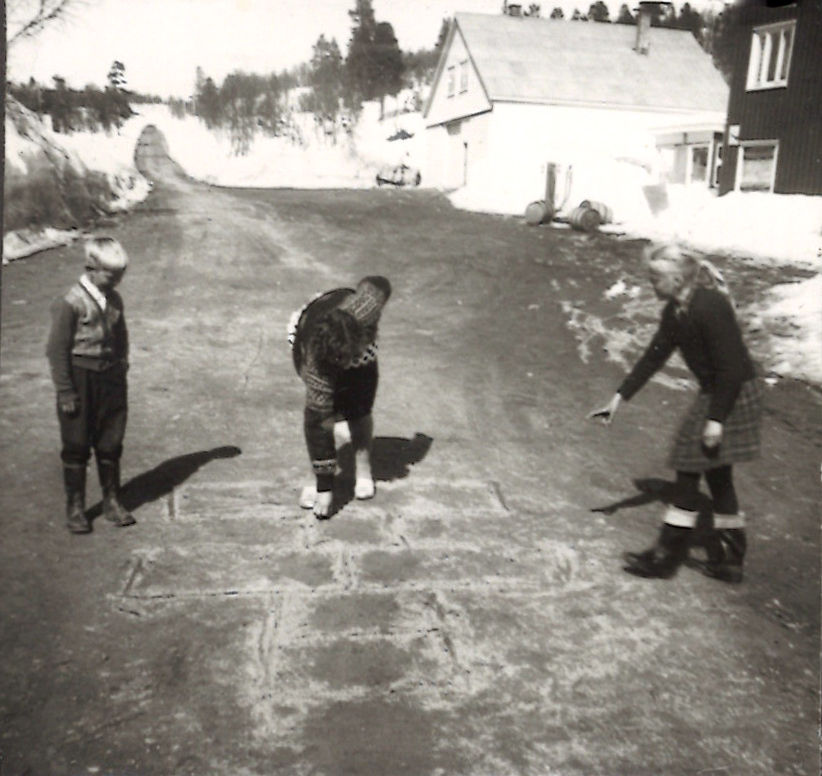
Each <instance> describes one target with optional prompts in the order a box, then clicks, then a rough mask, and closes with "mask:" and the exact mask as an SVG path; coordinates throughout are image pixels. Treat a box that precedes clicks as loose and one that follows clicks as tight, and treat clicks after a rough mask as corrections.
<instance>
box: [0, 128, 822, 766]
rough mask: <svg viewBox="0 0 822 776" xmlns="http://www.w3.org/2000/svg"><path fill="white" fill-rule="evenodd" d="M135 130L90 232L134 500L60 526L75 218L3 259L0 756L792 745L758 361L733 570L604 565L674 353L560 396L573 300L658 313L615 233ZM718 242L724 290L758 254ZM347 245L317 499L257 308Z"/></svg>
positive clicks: (797, 738) (588, 378)
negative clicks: (296, 185) (630, 381)
mask: <svg viewBox="0 0 822 776" xmlns="http://www.w3.org/2000/svg"><path fill="white" fill-rule="evenodd" d="M138 164H139V165H140V167H141V169H142V170H143V171H144V173H145V174H146V175H148V176H149V177H150V178H151V179H152V180H153V181H154V182H155V186H154V191H153V193H152V194H151V195H150V197H149V198H148V200H147V201H146V202H145V203H144V204H143V205H142V206H141V207H140V208H139V209H137V210H136V211H135V212H133V213H131V214H130V215H127V216H123V217H118V219H117V220H116V221H113V222H112V223H111V224H109V225H108V227H107V228H106V230H105V231H106V232H107V233H109V234H112V235H114V236H115V237H117V238H118V239H119V240H121V241H122V243H123V244H124V246H125V247H126V249H127V251H128V252H129V254H130V256H131V259H132V263H131V267H130V269H129V272H128V274H127V276H126V279H125V281H124V283H123V285H122V287H121V290H122V293H123V296H124V299H125V302H126V313H127V319H128V321H129V327H130V332H131V341H132V359H131V364H132V366H131V372H130V407H131V409H130V413H131V414H130V419H129V428H128V432H127V436H126V448H125V456H124V459H123V472H124V480H125V482H126V490H125V497H124V500H125V502H126V505H127V506H128V507H129V508H130V509H132V510H133V511H134V514H135V516H136V518H137V521H138V522H137V525H136V526H133V527H131V528H127V529H115V528H113V527H111V526H110V525H109V524H107V523H106V522H105V521H104V520H95V522H94V532H93V533H92V534H91V535H88V536H73V535H70V534H69V533H68V532H67V531H66V530H65V528H64V525H63V520H64V515H63V495H62V486H61V475H60V465H59V458H58V450H59V445H58V431H57V423H56V418H55V415H54V410H53V406H54V397H53V391H52V387H51V384H50V381H49V376H48V369H47V364H46V360H45V357H44V351H43V348H44V342H45V337H46V332H47V325H48V309H49V304H50V302H51V300H52V298H53V297H54V296H56V295H57V294H58V293H59V292H60V290H61V289H63V288H64V287H66V286H67V285H68V284H69V283H71V282H72V281H73V280H74V279H75V278H76V277H77V275H78V274H79V272H80V270H81V262H82V259H81V249H80V247H79V246H74V247H70V248H64V249H60V250H56V251H52V252H49V253H47V254H43V255H40V256H38V257H34V258H31V259H29V260H27V261H24V262H18V263H14V264H11V265H8V266H7V267H4V268H3V289H2V290H3V299H2V352H1V353H0V357H1V358H2V374H1V375H0V455H2V468H1V469H0V515H2V529H3V531H2V544H1V545H0V590H2V595H1V596H0V654H2V660H0V750H2V756H3V761H2V773H3V774H4V776H82V775H83V774H91V775H93V776H126V775H128V776H178V775H179V776H182V775H183V774H187V775H188V774H190V775H191V776H268V775H270V774H289V775H291V774H294V776H302V775H303V774H306V775H308V774H312V775H316V776H342V774H356V776H406V775H407V776H428V775H429V774H430V775H431V776H434V775H435V774H437V775H441V776H456V775H457V774H460V775H462V774H464V775H465V776H501V775H503V774H523V775H533V776H545V775H547V774H559V775H561V776H593V775H601V776H686V775H688V776H696V775H697V774H712V776H775V775H777V774H779V775H788V774H804V775H805V776H812V774H816V773H818V772H819V755H818V752H819V747H818V737H817V726H818V716H819V715H818V709H819V644H820V642H819V626H820V618H819V608H820V607H819V603H820V590H819V587H820V585H819V582H820V535H819V533H820V532H819V499H818V485H819V461H820V448H821V447H822V419H820V399H819V394H818V392H816V391H815V390H813V389H811V388H809V387H807V386H805V385H803V384H801V383H796V382H791V381H788V380H783V381H780V382H779V383H778V384H777V385H775V386H772V387H771V388H770V389H769V392H768V397H767V413H766V418H765V425H764V430H763V433H764V441H765V445H764V455H763V458H762V459H761V460H760V461H758V462H756V463H753V464H749V465H746V466H743V467H739V471H738V475H737V483H738V488H739V492H740V497H741V500H742V502H743V506H744V508H745V510H746V512H747V514H748V517H749V519H750V531H749V534H750V543H751V548H750V553H749V557H748V563H747V576H746V581H745V582H744V583H743V584H742V585H739V586H728V585H725V584H723V583H720V582H717V581H714V580H711V579H708V578H707V577H705V576H704V575H703V574H701V573H700V570H699V567H698V566H699V560H700V557H704V556H700V551H699V550H696V551H695V552H694V559H695V562H694V564H692V566H691V567H688V568H683V569H682V570H681V571H680V573H679V574H678V575H677V577H676V578H675V579H673V580H670V581H662V582H661V581H647V580H640V579H635V578H633V577H631V576H629V575H627V574H625V573H624V572H623V571H622V569H621V563H620V554H621V553H622V551H624V550H627V549H642V548H643V547H645V546H646V545H647V544H648V543H649V542H650V541H651V540H652V539H653V538H654V537H655V534H656V531H657V527H658V523H659V519H660V515H661V512H662V509H663V506H664V505H663V503H662V501H663V500H664V496H665V487H666V485H667V484H668V483H669V482H670V480H671V473H670V472H668V471H667V470H666V469H665V468H664V466H663V461H664V456H665V453H666V450H667V444H668V438H669V436H670V434H671V431H672V429H673V428H674V426H675V423H676V420H677V417H678V415H679V413H680V412H681V411H682V410H684V408H685V406H686V404H687V402H688V394H687V392H685V391H682V390H677V389H676V386H677V383H676V381H677V379H678V378H679V377H682V376H684V374H685V373H684V372H682V373H681V374H677V373H676V371H675V370H674V371H673V372H669V373H668V378H667V379H668V383H665V382H664V381H663V382H655V383H652V384H650V385H649V386H648V387H646V389H645V390H644V391H643V392H642V393H641V394H640V395H639V396H637V397H636V398H635V399H634V400H633V401H632V402H631V403H630V404H628V405H625V406H623V408H621V410H620V414H619V416H618V417H617V419H616V421H615V422H614V424H613V425H612V426H611V427H610V428H606V427H604V426H602V425H599V424H595V423H593V422H589V421H586V420H585V415H586V413H587V412H588V411H590V410H591V409H593V408H595V407H597V406H600V405H601V404H602V403H603V402H604V401H606V400H607V399H608V398H609V397H610V395H611V393H612V391H613V390H614V388H615V387H616V385H617V384H618V382H619V380H620V379H621V376H622V375H623V374H624V366H623V365H621V364H620V363H619V361H618V359H614V355H615V352H614V351H613V347H612V345H611V346H608V345H604V344H603V343H604V342H605V340H604V339H603V338H602V336H601V335H602V331H601V330H600V329H598V327H597V322H600V323H601V322H603V321H604V322H606V323H607V325H608V327H609V328H610V329H611V330H613V331H618V332H622V333H623V334H624V335H625V337H624V342H623V344H624V343H626V342H628V341H629V340H630V338H631V335H637V334H640V335H642V334H644V332H645V331H650V327H652V325H653V322H654V320H655V316H656V315H658V305H656V303H654V302H653V301H652V300H651V295H650V291H647V290H643V296H642V297H641V298H640V299H639V300H634V302H632V304H633V307H631V306H630V305H627V304H626V303H620V302H619V300H612V299H606V298H605V297H604V295H603V291H604V290H605V289H607V288H608V287H610V286H612V284H613V283H615V282H616V281H617V280H618V279H627V280H628V281H630V282H636V283H637V284H641V285H642V287H643V288H645V285H647V284H645V283H644V278H643V273H642V269H641V267H640V265H639V261H638V256H639V248H640V244H639V243H636V242H633V241H629V240H621V239H617V238H615V237H612V236H611V237H609V236H606V235H593V236H588V235H582V234H579V233H574V232H571V231H562V230H559V229H552V228H547V227H539V228H534V227H527V226H525V225H524V224H523V223H522V221H521V220H520V219H511V218H500V217H494V216H487V215H481V214H471V213H465V212H460V211H456V210H454V209H452V208H451V206H450V204H449V203H448V201H447V199H445V198H444V197H443V196H442V195H440V194H437V193H434V192H426V191H413V192H406V191H402V190H383V189H381V190H379V191H377V190H375V191H356V192H353V191H348V192H346V191H330V192H306V191H229V190H221V189H217V188H213V187H208V186H205V185H202V184H198V183H195V182H193V181H191V180H188V179H187V178H186V177H185V176H184V175H183V174H182V173H181V171H180V170H179V169H178V168H177V167H176V166H175V164H174V163H173V162H172V161H171V160H170V159H168V157H167V156H166V154H165V153H164V151H163V141H162V137H161V136H159V135H158V134H157V133H156V132H152V131H150V130H149V131H148V132H147V133H146V134H145V135H144V136H143V138H142V139H141V141H140V146H139V148H138ZM726 269H727V270H728V271H729V272H731V273H732V275H731V282H732V286H735V288H736V289H737V291H738V293H739V295H740V297H741V299H742V302H743V303H744V302H745V301H746V299H750V298H751V297H752V295H755V294H756V293H758V289H761V287H762V286H763V285H766V284H767V283H769V282H772V279H769V278H767V277H764V276H763V275H762V274H761V273H760V274H757V273H756V272H755V271H753V270H745V269H744V266H741V267H738V266H737V265H736V264H733V263H731V262H730V260H728V263H727V266H726ZM372 273H379V274H384V275H386V276H388V277H389V278H390V279H391V281H392V283H393V285H394V289H395V292H394V296H393V297H392V299H391V302H390V303H389V305H388V307H387V308H386V311H385V314H384V317H383V323H382V326H381V335H380V337H381V339H380V354H381V355H380V369H381V384H380V391H379V394H378V398H377V406H376V408H375V421H376V434H377V440H376V446H375V458H376V475H377V480H378V482H377V496H376V498H375V499H374V500H373V501H370V502H357V501H353V500H352V499H351V488H350V483H349V484H346V483H345V482H343V484H342V486H341V488H340V490H339V492H338V494H337V502H338V504H340V509H339V511H338V512H337V513H336V514H335V515H334V516H333V518H332V519H331V520H328V521H324V522H323V521H317V520H315V519H314V518H313V517H312V516H311V515H310V514H308V513H306V512H303V511H301V510H300V509H299V508H298V506H297V504H296V500H297V496H298V492H299V489H300V487H301V485H302V484H304V483H305V482H306V481H307V480H306V477H307V473H308V459H307V453H306V452H305V446H304V442H303V438H302V427H301V418H302V405H303V393H302V389H301V384H300V382H299V380H298V379H297V377H296V375H295V374H294V372H293V368H292V366H291V362H290V355H289V352H288V348H287V344H286V341H285V326H286V323H287V321H288V317H289V315H290V313H291V312H292V311H293V310H294V309H296V308H297V307H298V306H299V305H300V304H302V303H303V302H304V301H305V300H306V299H308V298H310V297H311V295H312V294H313V293H314V292H315V291H319V290H325V289H327V288H331V287H335V286H339V285H351V284H353V283H355V282H356V281H357V280H358V279H359V278H360V277H362V276H363V275H366V274H372ZM734 273H735V274H734ZM751 337H752V342H753V343H754V346H755V347H757V348H758V347H759V346H760V344H761V343H760V342H759V341H758V340H757V339H756V334H755V332H754V333H752V334H751ZM640 339H641V337H640ZM606 347H608V348H609V350H606V349H605V348H606ZM616 355H619V354H616ZM633 355H636V350H631V348H630V347H628V348H627V350H626V356H633ZM343 452H344V451H343ZM342 461H343V464H344V466H345V467H346V471H349V469H348V468H347V467H348V463H347V461H346V458H345V456H344V455H343V456H342ZM89 481H90V486H89V506H90V508H91V510H92V513H93V514H95V515H98V514H99V511H100V510H99V488H98V487H97V485H96V477H95V475H94V474H93V470H92V471H91V472H90V477H89Z"/></svg>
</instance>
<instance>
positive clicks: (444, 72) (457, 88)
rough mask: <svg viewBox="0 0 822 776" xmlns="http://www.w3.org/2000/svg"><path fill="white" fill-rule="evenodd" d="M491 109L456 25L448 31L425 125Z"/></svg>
mask: <svg viewBox="0 0 822 776" xmlns="http://www.w3.org/2000/svg"><path fill="white" fill-rule="evenodd" d="M489 110H491V102H490V100H489V99H488V95H487V94H486V92H485V85H484V84H483V83H482V78H481V77H480V74H479V73H478V72H477V68H476V66H475V65H474V62H473V60H472V59H471V55H470V52H469V50H468V47H467V46H466V44H465V39H464V37H463V35H462V32H461V31H460V29H459V27H458V25H456V24H455V23H453V22H452V25H451V30H450V33H449V36H448V39H447V41H446V45H445V47H444V50H443V55H442V56H441V57H440V61H439V64H438V67H437V72H436V75H435V78H434V84H433V87H432V89H431V95H430V97H429V100H428V104H427V105H426V107H425V111H424V114H423V115H424V117H425V120H426V125H427V126H435V125H437V124H445V123H448V122H450V121H454V120H456V119H460V118H465V117H467V116H474V115H476V114H478V113H485V112H486V111H489Z"/></svg>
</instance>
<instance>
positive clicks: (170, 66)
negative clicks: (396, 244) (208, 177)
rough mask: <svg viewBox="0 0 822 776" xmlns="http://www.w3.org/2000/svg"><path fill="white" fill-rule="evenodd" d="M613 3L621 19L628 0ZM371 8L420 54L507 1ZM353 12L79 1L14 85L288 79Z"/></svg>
mask: <svg viewBox="0 0 822 776" xmlns="http://www.w3.org/2000/svg"><path fill="white" fill-rule="evenodd" d="M719 1H720V0H692V2H691V5H693V6H694V7H704V5H705V4H706V3H707V4H710V3H711V2H719ZM28 2H32V0H15V1H14V2H13V3H12V2H8V3H7V13H8V15H9V18H8V34H9V35H12V34H13V33H14V31H15V29H16V27H15V24H14V22H15V21H16V20H15V18H14V17H13V13H12V10H13V6H15V5H19V4H21V3H22V4H23V5H25V4H26V3H28ZM522 4H523V5H528V4H529V3H528V2H523V3H522ZM540 4H541V5H542V6H543V8H542V12H543V15H544V16H547V15H548V14H549V13H550V10H551V9H552V8H554V7H555V6H557V5H559V6H561V7H563V8H565V9H566V11H573V9H574V8H576V7H578V8H580V10H587V8H588V6H589V5H590V4H591V2H590V0H548V2H542V3H540ZM607 4H608V5H609V7H611V8H612V14H611V15H612V16H616V12H617V10H618V8H619V5H620V4H621V2H620V0H612V2H608V3H607ZM635 4H636V3H629V5H631V6H632V5H635ZM675 5H676V4H675ZM372 6H373V8H374V14H375V17H376V19H377V21H379V22H390V23H391V25H392V26H393V28H394V34H395V35H396V37H397V41H398V43H399V46H400V48H401V49H402V50H403V51H417V50H419V49H431V48H433V47H434V45H435V44H436V41H437V36H438V34H439V31H440V27H441V25H442V20H443V19H444V18H446V17H449V18H450V17H453V15H454V13H455V12H473V13H492V14H497V13H500V12H501V9H502V0H372ZM354 7H355V0H71V5H70V6H69V10H68V12H67V15H66V17H65V18H64V19H62V20H60V21H59V22H55V23H54V24H52V25H51V26H50V27H49V28H47V29H45V30H44V31H43V32H42V33H41V34H40V35H38V36H37V37H35V38H33V39H31V40H25V41H20V42H17V43H15V44H14V45H13V46H12V47H11V48H10V49H9V51H8V57H7V78H8V80H10V81H13V82H19V81H28V80H29V78H30V77H33V78H34V79H35V80H37V81H38V82H39V83H41V84H48V85H51V83H52V76H54V75H59V76H61V77H63V78H65V79H66V81H67V83H68V85H69V86H70V87H72V88H78V89H80V88H83V87H84V86H86V85H87V84H94V85H96V86H99V87H102V86H105V84H106V76H107V74H108V71H109V69H110V67H111V65H112V63H113V62H114V61H115V60H116V61H120V62H122V63H123V64H124V65H125V73H126V79H127V83H128V87H129V88H130V89H132V90H134V91H137V92H140V93H143V94H154V95H158V96H160V97H163V98H165V97H169V96H174V97H183V98H186V97H188V96H190V94H191V92H192V89H193V86H194V80H195V73H196V69H197V67H198V66H199V67H202V68H203V71H204V73H205V75H206V76H210V77H211V78H213V79H214V80H215V81H216V82H217V83H218V84H219V83H222V80H223V78H225V76H226V75H228V74H229V73H230V72H232V71H235V70H243V71H245V72H249V73H257V74H259V75H268V74H270V73H279V72H281V71H283V70H286V69H288V68H291V67H292V66H294V65H298V64H300V63H303V62H308V61H309V60H310V59H311V52H312V47H313V46H314V44H315V43H316V42H317V39H318V38H319V37H320V35H324V36H325V37H326V39H328V40H330V39H331V38H335V39H336V40H337V43H338V45H339V47H340V51H341V52H342V53H343V55H345V53H346V51H347V48H348V40H349V38H350V32H351V24H352V23H351V19H350V18H349V16H348V11H349V10H351V9H353V8H354ZM677 7H678V5H677ZM566 15H569V14H568V13H566Z"/></svg>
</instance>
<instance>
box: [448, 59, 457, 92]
mask: <svg viewBox="0 0 822 776" xmlns="http://www.w3.org/2000/svg"><path fill="white" fill-rule="evenodd" d="M456 87H457V69H456V68H455V67H454V66H453V65H451V67H449V68H448V96H449V97H453V96H454V90H455V89H456Z"/></svg>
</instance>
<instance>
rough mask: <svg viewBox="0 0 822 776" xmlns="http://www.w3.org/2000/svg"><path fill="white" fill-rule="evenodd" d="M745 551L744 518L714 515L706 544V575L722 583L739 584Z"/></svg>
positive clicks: (746, 545) (746, 540)
mask: <svg viewBox="0 0 822 776" xmlns="http://www.w3.org/2000/svg"><path fill="white" fill-rule="evenodd" d="M747 549H748V538H747V536H746V535H745V516H744V515H743V514H736V515H717V514H715V515H714V526H713V530H712V531H711V534H710V536H709V537H708V542H707V552H708V560H707V562H706V564H705V571H706V574H707V575H708V576H709V577H713V578H714V579H721V580H722V581H723V582H731V583H739V582H741V581H742V577H743V571H742V564H743V562H744V560H745V552H746V551H747Z"/></svg>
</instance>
